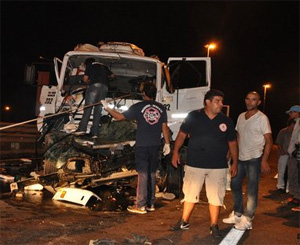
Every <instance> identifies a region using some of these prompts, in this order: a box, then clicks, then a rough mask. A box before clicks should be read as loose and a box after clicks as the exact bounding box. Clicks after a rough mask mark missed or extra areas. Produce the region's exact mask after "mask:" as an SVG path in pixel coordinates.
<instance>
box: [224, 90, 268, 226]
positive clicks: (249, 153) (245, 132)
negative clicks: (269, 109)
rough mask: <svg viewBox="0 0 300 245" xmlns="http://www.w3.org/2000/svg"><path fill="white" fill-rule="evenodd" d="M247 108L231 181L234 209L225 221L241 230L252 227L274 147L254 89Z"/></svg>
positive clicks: (241, 117)
mask: <svg viewBox="0 0 300 245" xmlns="http://www.w3.org/2000/svg"><path fill="white" fill-rule="evenodd" d="M245 104H246V108H247V111H246V112H243V113H241V114H240V115H239V117H238V120H237V124H236V130H237V132H238V134H237V135H238V148H239V162H238V173H237V176H236V177H235V178H233V179H232V180H231V190H232V196H233V202H234V207H233V212H232V213H231V214H230V215H229V217H228V218H225V219H223V222H224V223H227V224H235V225H234V227H235V228H236V229H239V230H246V229H252V220H253V218H254V213H255V210H256V208H257V199H258V186H259V179H260V173H261V172H262V173H264V174H269V173H270V166H269V164H268V158H269V155H270V152H271V149H272V145H273V139H272V131H271V127H270V123H269V119H268V118H267V116H266V115H265V114H264V113H262V112H261V111H259V110H258V106H259V105H260V104H261V100H260V95H259V94H258V93H257V92H255V91H252V92H250V93H248V94H247V96H246V99H245ZM246 177H247V205H246V208H245V210H244V208H243V190H242V185H243V181H244V179H245V178H246Z"/></svg>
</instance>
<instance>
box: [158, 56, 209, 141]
mask: <svg viewBox="0 0 300 245" xmlns="http://www.w3.org/2000/svg"><path fill="white" fill-rule="evenodd" d="M167 67H168V70H169V76H170V81H169V84H167V83H166V85H165V89H164V90H163V99H162V102H163V104H164V106H165V107H166V109H167V113H168V119H169V126H170V128H171V130H172V131H173V135H174V136H176V135H177V133H178V131H179V127H180V125H181V123H182V121H183V119H184V118H185V117H186V115H187V114H188V113H189V112H190V111H192V110H196V109H199V108H202V107H203V99H204V95H205V94H206V92H207V91H208V90H209V89H210V85H211V61H210V58H203V57H186V58H183V57H172V58H169V59H168V63H167ZM174 140H175V139H174Z"/></svg>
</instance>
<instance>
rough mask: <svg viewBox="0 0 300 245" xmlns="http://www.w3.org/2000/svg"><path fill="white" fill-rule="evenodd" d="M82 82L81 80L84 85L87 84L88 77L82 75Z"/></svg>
mask: <svg viewBox="0 0 300 245" xmlns="http://www.w3.org/2000/svg"><path fill="white" fill-rule="evenodd" d="M82 80H83V82H84V83H88V82H89V76H87V75H83V78H82Z"/></svg>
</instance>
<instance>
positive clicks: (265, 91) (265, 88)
mask: <svg viewBox="0 0 300 245" xmlns="http://www.w3.org/2000/svg"><path fill="white" fill-rule="evenodd" d="M263 87H264V104H263V112H265V107H266V99H267V88H271V84H264V85H263Z"/></svg>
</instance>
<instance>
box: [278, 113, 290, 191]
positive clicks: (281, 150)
mask: <svg viewBox="0 0 300 245" xmlns="http://www.w3.org/2000/svg"><path fill="white" fill-rule="evenodd" d="M294 125H295V120H294V119H292V118H290V119H289V120H288V122H287V127H285V128H283V129H281V130H280V131H279V133H278V135H277V138H276V141H275V143H276V144H277V148H278V155H279V157H278V178H277V186H276V187H277V190H278V191H279V192H280V193H286V191H288V181H287V183H286V185H285V181H284V175H285V172H286V167H287V161H288V158H289V154H288V152H287V150H288V146H289V143H290V140H291V135H292V132H293V128H294Z"/></svg>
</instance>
